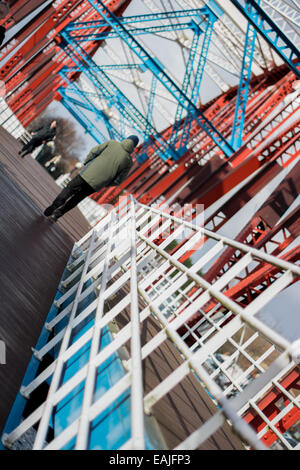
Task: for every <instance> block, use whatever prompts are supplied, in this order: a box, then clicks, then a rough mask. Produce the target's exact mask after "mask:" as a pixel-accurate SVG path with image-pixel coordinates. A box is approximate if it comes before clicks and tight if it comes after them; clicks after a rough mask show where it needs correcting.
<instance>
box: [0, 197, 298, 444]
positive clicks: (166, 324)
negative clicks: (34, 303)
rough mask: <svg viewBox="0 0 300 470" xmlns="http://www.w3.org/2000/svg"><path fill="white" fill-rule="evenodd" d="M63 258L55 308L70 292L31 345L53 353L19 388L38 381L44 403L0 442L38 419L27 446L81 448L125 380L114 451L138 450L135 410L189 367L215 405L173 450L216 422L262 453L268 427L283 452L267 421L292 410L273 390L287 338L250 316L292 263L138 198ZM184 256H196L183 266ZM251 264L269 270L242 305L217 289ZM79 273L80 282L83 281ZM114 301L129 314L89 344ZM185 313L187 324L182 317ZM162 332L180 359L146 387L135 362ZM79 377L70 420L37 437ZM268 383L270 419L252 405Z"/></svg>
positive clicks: (288, 353) (282, 373) (282, 374)
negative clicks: (209, 276) (105, 372)
mask: <svg viewBox="0 0 300 470" xmlns="http://www.w3.org/2000/svg"><path fill="white" fill-rule="evenodd" d="M161 234H163V241H162V243H160V244H159V245H157V244H156V243H155V241H156V240H157V238H158V236H159V235H161ZM207 240H209V241H210V245H209V249H207V248H206V242H207ZM170 244H171V245H170ZM170 246H172V247H173V248H172V250H171V248H170ZM174 247H175V250H174ZM227 247H231V248H232V249H234V251H235V256H236V262H235V263H234V264H232V266H231V267H228V269H227V270H226V271H225V272H223V273H222V275H220V276H219V277H218V278H217V279H216V280H215V281H214V282H212V283H211V284H210V283H209V282H207V281H206V280H205V277H204V275H205V271H206V269H208V267H209V266H211V264H212V262H213V260H214V259H216V258H217V257H218V256H220V254H221V253H222V252H223V251H224V250H225V249H226V248H227ZM187 252H188V253H192V254H193V256H192V257H189V262H188V263H187V262H184V263H183V262H181V261H180V260H181V258H182V256H183V255H184V254H186V253H187ZM72 255H73V258H74V261H73V262H72V263H70V264H69V266H68V269H69V271H70V275H69V277H68V278H67V279H65V280H64V283H63V287H64V288H65V293H64V295H63V296H62V297H61V298H60V299H59V300H58V301H57V302H56V306H57V307H60V306H62V305H63V304H64V302H66V300H67V299H68V298H71V296H72V295H73V296H74V295H75V297H74V300H73V301H72V302H71V303H70V304H69V305H68V306H67V307H65V308H63V309H61V311H60V313H59V314H58V315H57V316H56V317H55V318H54V319H53V320H52V321H51V322H50V323H48V324H46V325H45V326H46V328H47V329H48V330H49V331H53V332H55V334H54V336H53V337H52V339H50V340H49V341H48V343H47V344H46V345H45V346H44V347H43V348H41V349H40V350H38V351H34V354H35V356H36V357H37V358H39V359H40V360H43V358H44V357H45V355H46V354H47V352H49V351H51V350H53V349H54V348H56V350H57V351H59V352H58V355H57V356H56V359H55V360H54V361H53V362H52V363H51V364H50V365H49V366H48V367H47V368H46V369H45V370H44V371H43V372H42V373H41V374H40V375H38V376H37V377H36V378H35V379H34V380H33V381H32V382H31V383H29V384H28V385H27V386H26V387H23V388H22V390H21V393H22V395H23V396H25V397H26V398H29V397H30V394H31V393H32V392H33V391H34V390H35V389H37V387H38V386H39V385H40V384H42V383H43V382H45V381H47V380H50V384H51V385H50V389H49V393H48V396H47V399H46V400H45V402H44V403H43V404H42V405H40V406H39V407H38V408H37V409H36V410H35V411H34V412H33V413H32V414H31V415H30V416H28V417H27V418H26V419H24V421H22V422H21V423H20V424H19V426H18V427H16V429H15V430H14V431H13V432H11V433H10V434H9V435H5V436H3V438H2V441H3V443H4V445H6V446H7V447H11V446H12V445H13V443H14V442H15V441H17V440H18V439H19V438H20V437H21V436H22V435H23V434H24V433H26V431H27V430H29V429H30V428H31V427H32V426H33V425H34V424H37V423H39V426H38V431H37V435H36V440H35V444H34V447H33V448H34V449H49V450H50V449H61V448H63V447H64V446H66V445H67V444H68V443H69V442H70V441H71V440H72V439H76V449H88V448H89V432H90V426H91V422H92V421H93V420H94V419H95V418H96V417H97V416H99V415H100V413H101V412H103V411H104V410H105V409H107V407H108V406H109V405H110V404H111V403H113V402H114V400H115V399H116V398H117V397H119V396H120V395H121V394H122V393H123V392H124V391H125V390H127V389H128V388H130V387H131V400H132V401H133V400H134V401H133V402H134V404H135V406H133V407H132V408H131V438H130V439H129V440H128V442H126V444H125V445H123V446H122V449H144V448H145V442H144V424H143V417H144V413H145V414H149V413H151V411H152V410H153V408H154V407H155V405H156V404H157V403H158V402H159V401H160V400H164V399H165V397H166V396H167V394H168V393H169V392H170V391H171V390H173V389H174V387H176V386H177V385H178V384H180V383H181V381H182V380H183V379H184V378H185V377H186V376H187V375H188V374H190V373H191V372H192V373H193V374H194V375H195V376H196V377H197V378H198V381H199V387H202V388H203V389H205V390H207V392H208V394H209V395H208V396H209V397H210V399H211V400H212V401H213V402H214V403H216V404H217V405H218V411H217V412H216V413H215V415H214V416H212V417H211V418H210V419H209V420H207V421H206V422H205V423H204V424H202V425H201V426H200V423H199V429H197V430H195V431H194V432H193V433H192V434H191V435H190V436H189V437H188V438H187V439H185V440H184V441H183V442H181V443H178V445H177V447H176V449H195V448H198V447H199V446H200V445H201V444H202V443H203V442H205V441H206V440H207V439H208V438H209V437H210V436H212V435H213V434H214V433H215V431H216V430H217V429H219V428H220V427H221V426H222V425H223V424H224V422H227V423H229V424H230V426H232V428H233V430H234V431H235V432H236V433H237V434H238V435H239V436H240V437H241V439H242V442H243V443H244V445H245V448H255V449H265V448H266V447H265V445H264V444H263V440H264V435H265V434H266V432H269V431H270V430H271V431H272V432H273V433H274V434H275V435H276V437H277V441H276V442H277V445H280V446H281V447H283V448H285V449H293V448H295V447H293V446H292V445H291V444H290V443H289V440H288V439H286V437H285V436H284V433H282V432H280V431H279V430H278V426H277V425H278V422H279V421H280V420H282V419H284V418H285V417H286V418H287V417H288V416H289V413H290V412H291V410H292V409H295V408H296V409H298V410H299V393H298V394H297V393H296V392H295V391H294V390H293V391H291V390H287V388H286V387H285V386H284V380H285V379H286V377H287V376H289V374H291V373H293V371H297V367H298V364H299V359H300V345H299V341H294V342H290V341H288V340H286V339H285V338H284V337H283V336H281V335H280V334H279V333H277V332H275V331H274V330H272V329H271V328H269V327H268V326H267V325H266V324H264V323H263V322H262V321H261V320H259V319H258V317H257V316H256V313H258V312H259V311H260V310H261V309H262V308H263V307H264V305H266V304H267V303H268V302H269V301H270V300H271V299H273V298H274V297H276V295H277V294H279V293H280V292H281V291H282V290H283V289H284V288H286V287H287V286H289V285H290V284H291V283H292V282H294V281H296V280H297V279H299V275H300V268H299V267H298V266H297V265H296V264H292V263H289V262H286V261H284V260H282V259H280V258H275V257H273V256H271V255H268V254H266V253H265V252H263V251H258V250H256V249H254V248H251V247H249V246H247V245H244V244H241V243H238V242H236V241H234V240H230V239H228V238H226V237H223V236H220V235H218V234H216V233H213V232H210V231H208V230H206V229H203V228H202V227H200V226H197V225H195V224H194V223H193V221H191V222H187V221H185V220H183V219H178V218H176V217H173V216H171V215H169V214H167V213H163V212H160V211H159V210H158V209H154V208H150V207H147V206H145V205H142V204H140V203H138V202H136V201H135V200H134V199H133V198H131V199H127V198H125V199H123V201H122V202H120V205H119V206H118V207H116V208H115V209H114V210H113V211H112V212H110V213H109V214H108V215H107V216H105V217H104V218H103V219H102V220H101V221H100V222H99V223H98V224H97V225H96V226H95V227H94V228H93V230H92V231H91V232H90V233H88V234H87V235H86V236H85V237H84V238H83V239H82V240H81V241H80V242H79V243H77V244H76V245H75V246H74V249H73V254H72ZM195 255H197V256H195ZM192 258H193V259H194V260H196V261H194V262H192V261H191V259H192ZM259 269H269V270H271V272H272V282H270V283H269V285H267V286H266V285H263V284H262V285H260V286H256V292H257V296H256V298H255V299H254V300H252V301H251V302H249V303H248V304H247V303H245V302H244V298H243V296H242V295H241V298H240V299H239V300H238V301H237V300H232V299H230V298H229V297H227V296H226V289H227V288H228V286H233V285H235V286H236V285H238V283H240V282H243V281H244V280H245V279H246V278H247V276H248V275H249V273H252V272H255V271H257V270H259ZM87 280H90V281H91V284H89V285H87ZM120 291H121V292H123V294H122V296H121V300H119V301H118V302H117V303H115V304H114V305H113V306H112V307H110V308H109V305H110V300H111V299H112V298H113V297H114V295H115V294H116V293H117V292H120ZM90 292H95V293H96V295H97V298H96V299H95V300H94V301H93V302H92V303H91V304H89V305H88V306H87V307H86V308H85V309H84V310H83V311H81V312H80V313H77V308H78V304H79V303H80V302H81V301H82V300H83V299H84V298H86V297H87V296H88V295H89V293H90ZM141 305H142V306H143V307H141ZM125 308H129V309H130V312H131V321H130V320H129V321H128V323H127V324H126V325H125V326H123V327H120V329H119V330H118V332H117V333H116V334H114V335H113V341H112V342H111V343H110V344H109V345H107V346H106V347H104V348H102V349H101V348H100V349H99V342H100V337H101V331H103V328H105V327H106V326H109V325H111V322H113V321H117V320H118V316H119V315H120V314H121V313H122V312H123V311H124V309H125ZM91 315H93V318H94V322H93V325H92V327H90V328H89V329H88V330H87V331H85V332H84V334H82V336H80V337H79V338H78V339H77V340H76V341H75V342H72V343H71V342H70V338H71V337H72V334H73V332H74V331H75V329H76V331H78V328H79V329H80V326H81V325H82V324H83V322H84V320H85V319H86V318H88V317H89V316H91ZM149 316H153V317H154V318H155V319H156V321H157V322H158V324H159V325H160V331H159V332H158V333H157V334H156V335H155V336H154V337H153V338H152V339H151V340H150V341H148V342H147V343H146V344H141V342H140V327H141V325H142V324H143V322H144V321H145V319H147V318H149ZM66 319H67V323H66V324H65V326H64V327H61V329H60V330H58V332H57V331H56V329H55V328H56V327H57V326H59V325H60V323H61V322H62V321H63V320H66ZM193 319H194V320H195V319H196V320H195V321H194V322H193V321H192V322H191V320H193ZM169 339H171V341H172V342H173V344H174V347H175V348H176V350H177V351H179V353H180V355H181V357H182V362H181V364H180V365H179V366H178V367H176V368H175V369H174V370H173V372H172V373H171V374H169V375H168V376H167V377H165V378H164V379H163V380H162V381H161V382H160V383H159V384H158V385H156V386H155V387H154V388H153V389H152V390H150V391H149V390H148V391H147V393H146V392H145V390H144V389H143V385H142V374H143V372H142V370H143V367H142V365H143V361H144V360H145V359H146V358H148V357H150V356H151V354H152V353H153V352H154V351H156V350H157V348H159V347H160V345H162V344H163V343H164V341H166V340H169ZM89 341H91V344H92V346H91V349H90V356H89V361H88V363H86V364H84V365H83V366H82V367H81V368H79V369H78V370H77V372H76V373H75V374H74V375H73V376H72V377H71V378H69V379H68V380H67V381H65V382H64V383H63V384H62V383H61V379H62V376H63V366H64V364H65V363H66V362H67V361H68V360H69V359H70V358H72V356H73V355H74V354H75V353H76V352H78V351H79V350H80V349H81V348H82V347H83V346H84V345H86V344H87V343H88V342H89ZM123 347H127V350H128V351H130V354H129V356H128V360H126V361H123V365H124V368H125V371H126V373H125V375H124V376H123V377H122V378H121V379H120V380H119V381H118V382H117V383H116V384H114V385H113V386H112V387H111V388H110V389H109V390H107V392H106V393H104V394H102V395H101V396H99V397H95V396H94V395H93V390H94V389H95V371H96V369H97V368H98V367H99V366H100V365H101V364H103V363H104V361H105V360H107V359H108V358H109V357H110V356H111V355H112V354H114V353H116V352H119V351H120V350H121V349H122V348H123ZM298 376H299V371H298ZM81 383H83V384H84V399H83V403H82V406H81V410H80V414H79V416H78V417H77V418H76V419H74V420H73V421H72V422H70V423H69V425H68V426H67V427H66V428H65V429H64V430H63V431H62V432H61V433H60V434H58V435H57V436H56V437H55V438H54V439H52V440H50V441H49V440H48V441H46V435H47V431H48V426H49V420H50V416H51V414H52V412H53V410H54V408H55V406H56V405H57V404H58V403H59V402H60V401H61V400H62V399H63V398H65V397H67V396H68V395H69V394H72V392H74V390H75V389H76V387H77V386H78V385H79V384H81ZM274 388H276V390H279V391H280V392H281V393H282V394H283V397H284V399H283V401H284V404H283V405H282V409H281V411H280V413H279V414H277V415H275V416H274V417H272V416H269V415H266V414H265V413H264V410H263V408H262V407H261V406H260V403H261V400H262V399H264V397H265V396H266V394H268V393H269V391H270V390H271V389H274ZM253 412H254V413H256V414H257V415H258V416H259V417H260V418H261V420H262V422H263V426H262V427H261V429H260V430H259V433H258V434H256V433H255V432H254V430H253V429H252V427H250V426H249V425H248V424H247V423H246V419H245V416H247V413H253Z"/></svg>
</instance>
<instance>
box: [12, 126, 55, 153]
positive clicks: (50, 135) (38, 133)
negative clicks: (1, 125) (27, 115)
mask: <svg viewBox="0 0 300 470" xmlns="http://www.w3.org/2000/svg"><path fill="white" fill-rule="evenodd" d="M55 136H56V121H52V122H51V124H50V126H41V127H39V128H38V129H36V130H35V131H34V134H33V136H32V139H31V140H30V141H29V142H27V144H25V145H24V146H23V148H22V150H20V151H19V155H21V158H24V157H25V155H27V154H28V153H31V152H32V151H33V150H34V149H35V148H37V147H39V146H40V145H42V144H43V143H46V142H48V141H49V140H53V139H54V138H55Z"/></svg>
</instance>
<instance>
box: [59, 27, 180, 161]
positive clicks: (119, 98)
mask: <svg viewBox="0 0 300 470" xmlns="http://www.w3.org/2000/svg"><path fill="white" fill-rule="evenodd" d="M61 35H62V37H63V39H64V40H65V43H63V42H62V43H61V47H63V48H64V50H65V52H66V53H67V54H68V55H69V57H70V58H71V59H72V60H73V62H74V63H75V66H76V67H77V68H78V69H79V70H80V71H81V72H83V73H84V74H85V75H86V76H87V78H88V79H89V80H90V81H91V82H92V83H93V84H94V85H95V86H96V88H97V89H99V90H100V93H102V94H103V95H104V96H105V97H106V99H107V100H108V101H109V102H110V103H111V105H114V106H115V107H116V108H117V109H118V111H119V112H120V114H121V115H123V116H124V118H126V120H127V122H128V123H130V124H131V125H132V126H133V127H134V128H136V129H138V130H139V131H140V133H141V135H142V136H144V137H147V132H149V136H150V135H152V136H153V135H154V136H155V139H156V140H157V141H158V142H155V141H153V145H155V147H156V149H157V152H158V153H159V155H160V157H161V158H162V159H163V160H167V159H169V158H174V157H175V159H176V158H177V155H176V153H175V152H174V150H173V149H172V148H171V147H170V146H169V144H168V143H167V142H166V141H165V139H164V138H163V137H162V136H161V134H160V133H158V132H157V131H156V129H154V128H153V126H152V125H151V123H149V122H148V121H147V119H146V117H145V116H144V115H143V114H142V113H141V112H140V111H139V110H138V109H137V108H136V106H134V104H133V103H132V102H131V101H130V100H129V99H128V98H127V97H126V96H125V95H124V94H123V93H122V92H121V90H120V89H119V88H118V87H117V86H116V85H115V84H114V82H113V81H112V80H111V79H110V78H109V77H108V75H107V74H106V73H105V72H104V71H103V70H102V69H101V67H100V66H98V65H97V64H96V63H95V62H94V61H93V60H92V59H91V57H90V56H89V54H87V53H86V52H85V51H84V49H82V47H81V46H80V44H77V43H76V41H75V40H74V39H73V38H71V37H70V36H69V34H68V33H67V32H66V31H62V33H61Z"/></svg>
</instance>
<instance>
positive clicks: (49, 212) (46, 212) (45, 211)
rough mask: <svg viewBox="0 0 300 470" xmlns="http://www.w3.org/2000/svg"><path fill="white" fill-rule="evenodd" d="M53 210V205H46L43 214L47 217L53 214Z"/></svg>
mask: <svg viewBox="0 0 300 470" xmlns="http://www.w3.org/2000/svg"><path fill="white" fill-rule="evenodd" d="M54 211H55V207H53V206H49V207H47V209H45V210H44V215H45V216H46V217H49V216H50V215H52V214H53V212H54Z"/></svg>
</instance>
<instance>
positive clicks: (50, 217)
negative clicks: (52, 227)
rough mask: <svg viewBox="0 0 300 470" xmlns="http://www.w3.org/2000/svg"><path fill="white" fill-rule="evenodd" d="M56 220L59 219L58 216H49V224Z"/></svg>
mask: <svg viewBox="0 0 300 470" xmlns="http://www.w3.org/2000/svg"><path fill="white" fill-rule="evenodd" d="M58 218H59V217H58V215H55V214H52V215H50V216H49V220H50V222H56V221H57V219H58Z"/></svg>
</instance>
